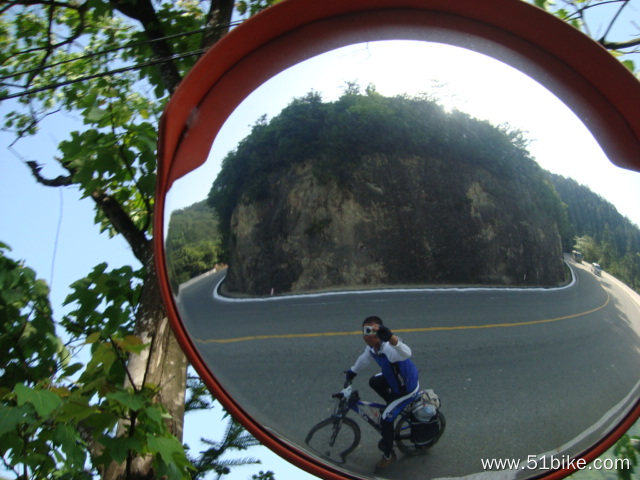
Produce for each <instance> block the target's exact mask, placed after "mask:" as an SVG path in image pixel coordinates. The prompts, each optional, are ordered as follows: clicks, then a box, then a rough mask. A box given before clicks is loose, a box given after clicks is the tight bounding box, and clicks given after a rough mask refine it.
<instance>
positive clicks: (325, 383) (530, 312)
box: [177, 262, 640, 479]
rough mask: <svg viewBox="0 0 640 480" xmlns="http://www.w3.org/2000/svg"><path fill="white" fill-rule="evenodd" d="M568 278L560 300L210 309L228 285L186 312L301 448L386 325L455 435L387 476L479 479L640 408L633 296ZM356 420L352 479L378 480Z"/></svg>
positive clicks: (231, 381) (203, 287) (188, 296)
mask: <svg viewBox="0 0 640 480" xmlns="http://www.w3.org/2000/svg"><path fill="white" fill-rule="evenodd" d="M569 263H571V262H569ZM571 267H572V271H573V272H574V278H575V281H574V282H573V283H572V284H571V285H569V286H567V287H565V288H561V289H553V290H542V289H539V290H535V289H528V290H525V289H511V290H508V289H485V290H475V289H464V290H456V289H449V290H445V289H427V290H416V291H381V292H369V293H357V292H350V293H341V294H325V295H317V296H297V297H289V298H278V297H273V298H270V299H266V300H254V301H228V300H225V299H220V298H218V297H214V295H213V294H212V292H213V291H214V289H215V286H216V285H217V284H218V283H219V281H220V280H221V278H222V277H221V275H222V274H220V273H219V274H212V275H206V276H203V277H199V278H198V279H194V280H192V281H190V282H188V284H185V285H183V286H182V287H181V289H180V295H179V296H178V298H177V305H178V308H179V310H180V312H181V316H182V319H183V321H184V324H185V325H186V328H187V330H188V332H189V334H190V335H191V337H192V339H193V341H194V344H195V345H196V346H197V347H198V349H199V351H200V352H201V355H202V356H203V358H204V359H205V360H206V361H207V362H208V364H209V365H210V367H211V370H212V372H213V373H214V375H215V376H216V377H217V378H218V379H219V381H220V383H221V384H222V385H223V386H224V387H225V389H226V390H227V391H228V392H229V393H230V394H231V395H232V396H233V397H234V398H235V399H236V400H237V401H238V402H239V403H240V404H241V405H242V406H243V407H244V408H245V410H246V411H247V412H248V413H249V414H251V415H252V416H253V417H254V418H255V419H256V420H258V421H260V422H261V423H262V424H263V425H265V426H266V427H267V428H269V429H271V430H273V431H275V432H276V433H277V434H279V435H280V436H281V437H283V438H285V439H288V440H290V441H292V442H294V443H296V444H298V445H302V444H303V440H304V437H305V435H306V433H307V431H308V430H309V428H310V427H311V426H312V425H313V424H315V423H316V422H318V421H319V420H321V419H323V418H325V417H327V416H328V415H329V414H330V412H331V409H332V406H333V403H332V400H331V399H330V394H331V393H334V392H335V391H338V390H339V389H340V387H341V385H342V381H343V373H342V372H343V370H345V369H346V368H348V367H349V366H350V365H351V364H352V362H353V360H354V359H355V358H356V356H357V355H358V354H359V353H360V352H361V351H362V349H363V348H364V343H363V341H362V339H361V336H360V324H361V322H362V319H363V318H365V317H366V316H368V315H374V314H375V315H379V316H380V317H382V318H383V320H384V321H385V323H386V324H387V325H389V326H390V327H391V328H392V330H394V332H396V333H398V334H399V335H400V336H401V337H402V338H403V339H404V341H405V342H406V343H407V344H409V345H410V346H411V348H412V350H413V358H414V361H415V363H416V364H417V365H418V368H419V369H420V382H421V385H422V386H423V387H430V388H433V389H434V390H435V391H436V392H437V393H438V394H439V395H440V397H441V399H442V402H443V408H442V410H443V412H444V414H445V415H446V417H447V431H446V432H445V434H444V436H443V437H442V439H441V440H440V442H439V443H438V444H437V445H436V446H435V447H433V448H432V449H431V451H430V452H429V453H428V454H426V455H424V456H420V457H417V458H401V459H400V461H398V462H396V463H395V464H394V465H393V466H392V467H391V468H390V469H388V471H385V474H384V475H385V477H387V478H393V479H401V478H407V476H408V475H411V476H417V477H418V478H442V477H461V476H466V475H470V474H474V473H478V472H482V471H483V470H482V465H481V462H480V459H481V458H514V459H516V458H521V459H524V460H525V461H526V459H527V458H528V456H529V455H538V454H544V453H549V452H551V453H552V454H555V455H558V456H560V455H563V454H567V453H568V454H575V453H577V452H580V451H582V450H583V449H584V448H586V447H587V446H589V445H591V444H593V442H594V440H595V439H597V438H598V436H599V435H601V433H602V431H604V430H606V429H607V428H610V427H611V426H612V425H613V424H615V423H616V422H617V421H618V420H619V416H620V415H622V414H624V413H625V412H626V411H628V409H629V408H630V407H631V406H632V403H633V401H634V400H635V399H637V398H638V391H639V385H638V383H639V378H638V373H637V372H638V371H640V301H639V300H638V296H637V295H635V294H634V293H633V292H631V291H630V290H629V289H628V288H626V287H625V286H624V285H622V284H620V282H618V281H617V280H616V279H614V278H612V277H610V276H609V275H607V274H606V273H603V276H602V277H596V276H594V275H592V274H591V273H590V272H589V271H588V270H587V267H586V266H585V265H577V264H575V263H571ZM372 373H373V372H372ZM367 379H368V376H367V375H361V376H360V377H358V378H356V380H355V386H356V388H358V389H360V392H361V396H362V397H364V398H366V399H370V400H374V399H375V397H374V394H373V393H372V392H371V390H370V389H369V387H368V386H367ZM376 400H377V399H376ZM358 422H359V423H360V424H361V430H362V434H363V435H362V437H363V439H362V442H361V444H360V446H359V447H358V448H357V449H356V450H355V451H354V452H353V453H352V454H351V455H350V457H349V458H348V463H347V465H346V466H345V467H346V468H347V469H348V470H349V471H351V472H356V473H357V474H360V475H363V476H372V475H373V465H374V464H375V462H376V461H377V459H378V458H379V455H380V454H379V451H378V450H377V448H376V444H377V441H378V438H377V437H376V435H377V434H376V433H375V431H373V430H372V429H371V428H370V427H369V426H368V425H366V424H364V422H362V421H360V419H358ZM533 473H534V472H531V471H525V472H522V471H519V472H506V476H507V477H512V476H521V475H531V474H533Z"/></svg>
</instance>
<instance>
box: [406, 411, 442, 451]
mask: <svg viewBox="0 0 640 480" xmlns="http://www.w3.org/2000/svg"><path fill="white" fill-rule="evenodd" d="M429 423H430V427H431V429H432V432H433V433H432V436H431V438H429V439H428V440H427V441H425V442H421V443H420V444H417V443H415V442H414V441H413V439H412V436H411V417H410V415H406V416H404V417H402V418H401V419H400V420H399V421H398V424H397V425H396V429H395V441H396V445H397V446H398V449H399V450H400V451H401V452H402V453H404V454H405V455H407V456H412V455H420V454H421V453H424V452H426V451H427V450H428V449H429V448H431V447H432V446H433V445H435V443H436V442H437V441H438V440H439V439H440V437H441V436H442V434H443V433H444V429H445V427H446V425H447V422H446V419H445V418H444V415H443V414H442V412H440V411H438V413H437V415H436V417H435V418H434V419H433V420H432V421H431V422H429Z"/></svg>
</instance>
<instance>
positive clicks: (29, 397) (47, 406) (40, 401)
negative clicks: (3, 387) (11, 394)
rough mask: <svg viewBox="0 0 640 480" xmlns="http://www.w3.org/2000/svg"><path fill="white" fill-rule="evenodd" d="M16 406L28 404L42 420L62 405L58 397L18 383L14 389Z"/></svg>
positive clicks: (46, 391)
mask: <svg viewBox="0 0 640 480" xmlns="http://www.w3.org/2000/svg"><path fill="white" fill-rule="evenodd" d="M15 393H16V396H17V399H18V405H20V406H21V405H24V404H25V403H29V404H31V405H33V408H35V410H36V413H37V414H38V415H40V417H42V418H47V417H48V416H49V415H50V414H51V413H52V412H53V411H54V410H55V409H56V408H58V407H59V406H60V405H61V404H62V400H61V399H60V397H59V396H58V395H56V394H55V393H53V392H50V391H48V390H36V389H33V388H29V387H26V386H25V385H24V384H22V383H19V384H17V385H16V387H15Z"/></svg>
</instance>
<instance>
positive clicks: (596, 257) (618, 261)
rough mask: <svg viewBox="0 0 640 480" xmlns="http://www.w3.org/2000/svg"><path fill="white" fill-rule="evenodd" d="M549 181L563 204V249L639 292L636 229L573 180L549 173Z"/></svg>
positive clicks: (639, 231) (638, 231)
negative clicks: (565, 219) (565, 222)
mask: <svg viewBox="0 0 640 480" xmlns="http://www.w3.org/2000/svg"><path fill="white" fill-rule="evenodd" d="M549 175H550V179H551V183H552V184H553V185H554V188H555V189H556V191H557V192H558V194H559V196H560V198H561V199H562V201H563V202H564V203H565V204H566V205H567V214H568V218H569V223H570V230H569V231H568V232H567V234H566V235H565V238H564V240H563V243H564V248H565V250H566V251H570V250H571V249H573V248H577V249H578V250H580V251H581V252H582V253H583V254H584V255H585V259H586V260H587V261H589V262H597V263H599V264H600V265H602V267H603V268H604V269H605V270H608V271H609V272H610V273H612V274H613V275H616V276H617V277H619V278H620V279H622V280H624V281H625V282H626V283H627V284H628V285H629V286H631V287H632V288H634V289H636V290H639V291H640V229H638V226H637V225H634V224H633V223H632V222H631V221H629V220H628V219H627V218H625V217H623V216H622V215H621V214H620V213H619V212H618V211H617V210H616V208H615V207H614V206H613V205H612V204H611V203H609V202H608V201H606V200H605V199H603V198H602V197H601V196H599V195H597V194H595V193H593V192H592V191H591V190H590V189H589V188H587V187H585V186H583V185H580V184H578V183H577V182H576V181H575V180H572V179H569V178H565V177H561V176H559V175H553V174H549Z"/></svg>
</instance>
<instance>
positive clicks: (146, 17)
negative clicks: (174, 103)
mask: <svg viewBox="0 0 640 480" xmlns="http://www.w3.org/2000/svg"><path fill="white" fill-rule="evenodd" d="M110 3H111V5H112V6H113V7H114V8H115V9H117V10H118V11H119V12H121V13H123V14H124V15H126V16H128V17H130V18H133V19H134V20H137V21H139V22H140V23H141V24H142V27H143V28H144V33H145V34H146V36H147V38H148V39H149V40H153V42H151V50H152V52H153V54H154V56H155V57H156V58H163V59H164V58H171V57H172V56H173V49H172V48H171V46H170V45H169V43H168V42H167V41H166V40H165V34H164V31H163V28H162V23H161V22H160V19H159V18H158V16H157V15H156V11H155V10H154V8H153V4H152V3H151V1H150V0H110ZM158 70H159V72H160V76H161V78H162V81H163V83H164V86H165V88H166V89H167V90H168V91H169V93H172V92H173V91H174V90H175V89H176V87H177V86H178V84H179V83H180V81H181V80H182V76H181V75H180V72H178V68H177V67H176V65H175V63H174V62H163V63H160V64H159V66H158Z"/></svg>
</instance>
